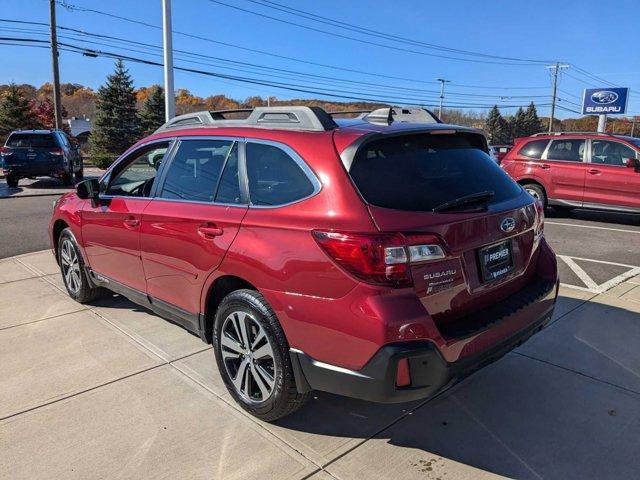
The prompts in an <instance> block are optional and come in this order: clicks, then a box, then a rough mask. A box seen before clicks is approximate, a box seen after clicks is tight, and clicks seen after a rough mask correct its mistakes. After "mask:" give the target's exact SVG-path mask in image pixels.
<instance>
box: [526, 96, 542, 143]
mask: <svg viewBox="0 0 640 480" xmlns="http://www.w3.org/2000/svg"><path fill="white" fill-rule="evenodd" d="M524 126H525V127H524V131H523V135H533V134H534V133H540V132H542V130H543V128H544V127H543V126H542V122H541V121H540V118H539V117H538V111H537V110H536V106H535V105H534V104H533V102H531V103H530V104H529V106H528V107H527V111H526V112H525V114H524Z"/></svg>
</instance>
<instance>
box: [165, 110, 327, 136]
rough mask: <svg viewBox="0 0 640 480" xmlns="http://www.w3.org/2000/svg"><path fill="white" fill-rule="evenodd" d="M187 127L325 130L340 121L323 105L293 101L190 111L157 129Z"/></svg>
mask: <svg viewBox="0 0 640 480" xmlns="http://www.w3.org/2000/svg"><path fill="white" fill-rule="evenodd" d="M238 114H248V115H240V118H238ZM232 117H236V118H232ZM184 127H191V128H198V127H254V128H278V129H282V130H310V131H315V132H324V131H327V130H333V129H334V128H337V127H338V125H337V124H336V123H335V122H334V121H333V119H332V118H331V116H330V115H329V114H327V112H325V111H324V110H323V109H322V108H320V107H305V106H297V105H294V106H277V107H255V108H243V109H237V110H216V111H208V110H205V111H202V112H193V113H187V114H184V115H179V116H177V117H174V118H172V119H171V120H169V121H168V122H167V123H165V124H164V125H162V126H161V127H160V128H158V130H156V133H158V132H164V131H167V130H172V129H176V128H184Z"/></svg>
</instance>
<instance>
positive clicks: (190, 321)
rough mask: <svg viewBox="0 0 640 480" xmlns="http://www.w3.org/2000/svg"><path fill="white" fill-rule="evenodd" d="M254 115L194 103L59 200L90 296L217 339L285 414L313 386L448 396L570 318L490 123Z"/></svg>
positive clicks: (229, 365) (238, 371)
mask: <svg viewBox="0 0 640 480" xmlns="http://www.w3.org/2000/svg"><path fill="white" fill-rule="evenodd" d="M239 115H240V113H238V112H200V113H194V114H188V115H183V116H180V117H176V118H174V119H173V120H171V121H170V122H169V123H168V124H166V125H165V126H163V127H162V128H160V129H159V130H158V131H157V132H156V133H155V134H153V135H152V136H150V137H148V138H145V139H144V140H142V141H140V142H138V143H137V144H136V145H134V146H133V147H132V148H130V149H129V150H128V151H127V152H126V153H125V154H123V155H122V157H121V158H120V159H119V160H118V161H117V162H116V163H115V164H114V165H113V166H112V167H111V168H110V169H109V170H108V171H107V172H106V173H105V174H104V175H103V176H102V178H101V179H100V180H99V181H97V180H88V181H85V182H82V183H80V184H78V186H77V192H74V193H70V194H67V195H64V196H63V197H62V198H61V199H60V200H59V201H58V202H57V205H56V207H55V211H54V214H53V218H52V220H51V225H50V233H51V241H52V245H53V250H54V253H55V255H56V258H57V260H58V262H59V264H60V268H61V271H62V275H63V277H64V282H65V285H66V287H67V289H68V291H69V295H71V297H73V298H74V299H76V300H77V301H79V302H88V301H91V300H92V299H94V298H96V296H97V295H99V294H100V293H101V292H103V291H104V289H105V288H106V289H109V290H112V291H114V292H117V293H120V294H122V295H124V296H126V297H127V298H129V299H131V300H133V301H134V302H136V303H138V304H140V305H143V306H145V307H147V308H149V309H151V310H153V311H155V312H157V313H158V314H160V315H162V316H165V317H166V318H168V319H170V320H172V321H174V322H177V323H179V324H181V325H183V326H184V327H185V328H186V329H188V330H190V331H192V332H194V333H197V334H198V335H200V337H201V338H202V339H203V340H204V341H206V342H212V343H213V345H214V352H215V356H216V360H217V364H218V368H219V370H220V374H221V376H222V378H223V380H224V382H225V383H226V385H227V387H228V389H229V392H230V393H231V395H232V396H233V397H234V398H235V400H236V401H237V402H238V403H239V404H240V405H241V406H242V407H243V408H245V409H246V410H248V411H249V412H251V413H252V414H254V415H256V416H258V417H260V418H262V419H265V420H274V419H277V418H280V417H282V416H284V415H287V414H289V413H291V412H293V411H294V410H296V409H297V408H299V407H300V406H301V405H302V404H303V403H304V400H305V399H306V398H307V396H308V395H309V392H311V391H312V390H323V391H327V392H333V393H336V394H340V395H347V396H351V397H357V398H361V399H366V400H372V401H377V402H403V401H409V400H414V399H418V398H425V397H429V396H431V395H433V394H435V393H436V392H438V391H440V390H441V389H443V388H444V387H446V386H447V385H450V384H452V383H453V382H455V381H456V380H458V379H460V378H462V377H464V376H465V375H468V374H469V373H471V372H473V371H475V370H476V369H478V368H480V367H482V366H484V365H486V364H488V363H489V362H492V361H493V360H495V359H496V358H498V357H500V356H501V355H503V354H504V353H506V352H508V351H509V350H511V349H513V348H514V347H516V346H518V345H520V344H521V343H522V342H524V341H525V340H526V339H527V338H529V337H530V336H531V335H532V334H534V333H536V332H537V331H539V330H540V329H542V327H543V326H545V324H546V323H547V322H548V321H549V319H550V318H551V315H552V312H553V308H554V305H555V299H556V296H557V270H556V260H555V255H554V253H553V252H552V250H551V248H549V245H548V244H547V242H546V241H545V238H544V235H543V212H542V209H541V206H540V204H538V203H536V201H535V200H534V199H533V198H532V197H531V196H530V195H529V194H528V193H526V192H525V191H524V189H523V188H522V187H520V186H519V185H518V184H517V183H515V182H514V181H513V180H511V179H510V178H509V177H508V176H507V175H506V174H505V173H504V172H503V171H502V170H501V169H500V167H499V166H497V165H496V164H495V162H493V161H492V160H491V159H490V157H489V156H488V154H487V151H488V147H487V142H486V139H485V137H484V136H483V135H482V134H481V133H480V132H479V131H478V130H474V129H470V128H465V127H457V126H450V125H443V124H441V123H439V122H438V120H436V119H435V117H433V116H432V115H430V114H429V112H427V111H423V110H408V109H404V110H402V109H399V108H398V109H383V110H381V111H375V112H372V113H370V114H369V115H366V116H364V117H361V118H357V119H343V120H334V119H333V118H332V117H331V116H330V115H328V114H327V113H326V112H324V111H323V110H321V109H318V108H308V107H271V108H256V109H254V110H253V111H250V112H248V116H247V114H246V113H245V114H244V116H245V118H237V117H238V116H239ZM229 117H236V118H229Z"/></svg>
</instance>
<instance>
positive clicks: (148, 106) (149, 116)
mask: <svg viewBox="0 0 640 480" xmlns="http://www.w3.org/2000/svg"><path fill="white" fill-rule="evenodd" d="M149 90H150V93H149ZM164 118H165V117H164V93H163V90H162V87H160V86H159V85H155V86H154V87H152V88H149V89H147V95H146V100H145V102H144V104H143V105H142V108H141V109H140V127H141V129H142V134H143V135H149V134H150V133H153V132H154V131H155V130H157V129H158V128H159V127H160V126H161V125H162V124H163V123H164Z"/></svg>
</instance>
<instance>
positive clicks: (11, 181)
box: [7, 173, 19, 188]
mask: <svg viewBox="0 0 640 480" xmlns="http://www.w3.org/2000/svg"><path fill="white" fill-rule="evenodd" d="M18 180H19V179H18V177H17V176H16V175H15V174H13V173H10V174H9V175H7V185H8V186H9V187H11V188H16V187H17V186H18Z"/></svg>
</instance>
